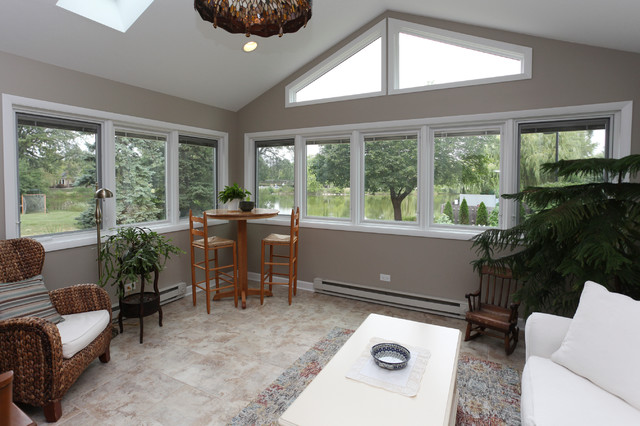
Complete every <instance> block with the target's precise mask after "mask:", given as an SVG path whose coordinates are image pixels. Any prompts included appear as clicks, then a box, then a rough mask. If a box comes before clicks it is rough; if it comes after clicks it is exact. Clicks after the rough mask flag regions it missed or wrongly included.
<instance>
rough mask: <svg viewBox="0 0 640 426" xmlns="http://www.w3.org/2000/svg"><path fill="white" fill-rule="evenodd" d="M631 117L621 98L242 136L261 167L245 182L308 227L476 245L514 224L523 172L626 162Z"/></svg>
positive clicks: (250, 171) (250, 158) (253, 169)
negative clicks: (486, 233) (543, 166)
mask: <svg viewBox="0 0 640 426" xmlns="http://www.w3.org/2000/svg"><path fill="white" fill-rule="evenodd" d="M631 110H632V103H631V102H616V103H609V104H597V105H581V106H573V107H559V108H546V109H539V110H528V111H513V112H499V113H489V114H476V115H473V116H461V117H458V116H453V117H430V118H422V119H411V120H395V121H385V122H372V123H355V124H341V125H335V126H326V127H313V128H308V129H295V130H288V131H271V132H261V133H252V134H246V135H245V150H244V151H245V152H246V153H248V156H247V157H248V158H246V161H248V162H249V164H252V163H253V164H255V167H246V168H245V180H244V182H245V186H246V187H247V188H250V189H251V190H252V191H256V193H257V194H258V200H260V201H259V205H260V206H264V207H275V206H276V205H278V206H279V207H277V208H279V209H280V211H281V212H282V213H283V216H287V215H288V211H287V210H288V209H290V208H291V206H292V205H293V203H294V202H295V203H296V205H297V203H299V205H300V208H301V213H302V218H303V221H302V223H303V226H305V227H312V228H321V229H332V230H339V231H345V230H346V231H357V232H371V233H382V234H392V235H410V236H427V237H436V238H452V239H460V240H468V239H469V238H471V237H472V236H474V235H477V234H478V233H479V232H482V231H483V230H484V229H486V227H499V228H503V229H504V228H509V227H512V226H514V225H516V224H517V222H518V217H519V212H520V207H519V206H518V205H516V203H515V201H513V200H507V199H504V198H501V195H502V194H513V193H516V192H518V190H519V187H520V182H519V180H520V173H525V172H526V173H525V174H527V173H529V172H531V171H532V170H533V169H534V168H537V167H539V164H540V163H541V162H543V161H546V160H547V159H549V158H555V157H557V158H559V159H561V158H584V157H589V156H605V157H606V156H611V157H614V158H621V157H624V156H626V155H629V154H630V151H631V123H632V120H631V117H632V114H631ZM614 130H615V131H614ZM347 135H348V136H347ZM543 142H544V143H543ZM527 153H528V154H527ZM536 155H538V156H541V157H540V158H537V157H535V156H536ZM299 159H302V160H303V161H299ZM534 160H535V161H538V163H537V164H534V163H533V161H534ZM285 170H286V173H285ZM281 175H286V176H287V178H286V179H282V178H276V177H274V176H281ZM269 176H271V177H269ZM534 182H542V183H543V184H547V183H545V182H546V181H544V180H538V181H534ZM560 183H562V182H560ZM549 184H558V183H556V182H555V181H553V182H549ZM256 188H258V189H257V190H256ZM285 194H286V195H285ZM298 200H302V201H301V202H298ZM465 204H466V208H465V207H464V205H465ZM283 205H284V206H285V207H282V206H283ZM287 220H288V217H287V219H284V218H283V217H281V218H279V219H278V218H276V219H271V221H272V222H271V223H273V221H276V222H278V221H280V223H281V224H283V225H284V224H285V221H287Z"/></svg>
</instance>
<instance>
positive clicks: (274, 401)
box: [230, 327, 520, 426]
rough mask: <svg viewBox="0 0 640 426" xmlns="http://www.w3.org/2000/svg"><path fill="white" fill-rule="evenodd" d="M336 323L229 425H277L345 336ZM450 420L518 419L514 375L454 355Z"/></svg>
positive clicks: (481, 422) (517, 381)
mask: <svg viewBox="0 0 640 426" xmlns="http://www.w3.org/2000/svg"><path fill="white" fill-rule="evenodd" d="M351 334H353V330H347V329H344V328H339V327H336V328H334V329H333V330H331V332H330V333H329V334H328V335H327V336H326V337H325V338H324V339H322V340H320V341H319V342H318V343H316V344H315V345H314V346H313V347H312V348H311V349H309V350H308V351H307V352H306V353H305V354H304V355H302V356H301V357H300V358H298V360H297V361H296V362H295V363H293V365H292V366H291V367H289V368H288V369H286V370H285V371H284V372H283V373H282V374H281V375H280V377H278V378H277V379H276V380H275V381H274V382H273V383H271V384H270V385H269V386H268V387H267V388H266V389H265V390H264V391H262V392H261V393H260V394H259V395H258V396H257V397H256V398H255V399H254V400H253V401H251V403H249V405H247V406H246V407H245V408H244V409H243V410H242V411H241V412H240V413H239V414H238V415H237V416H236V417H234V418H233V419H232V420H231V423H230V424H231V425H277V424H278V418H279V417H280V415H282V413H284V411H285V410H286V409H287V408H288V407H289V405H291V403H292V402H293V401H294V400H295V399H296V398H297V397H298V395H300V393H301V392H302V391H303V390H304V388H305V387H306V386H307V385H308V384H309V383H310V382H311V381H312V380H313V379H314V378H315V377H316V375H317V374H318V373H319V372H320V370H322V368H323V367H324V366H325V365H326V364H327V363H328V362H329V361H330V360H331V358H332V357H333V355H335V353H336V352H338V350H339V349H340V348H341V347H342V345H343V344H344V342H346V341H347V339H349V337H351ZM458 394H459V397H458V411H457V418H456V425H509V426H511V425H519V424H520V376H519V374H518V372H517V371H516V370H514V369H513V368H510V367H505V366H503V365H501V364H498V363H495V362H490V361H486V360H482V359H479V358H474V357H471V356H467V355H462V356H461V357H460V359H459V360H458Z"/></svg>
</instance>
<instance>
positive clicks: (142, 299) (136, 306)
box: [118, 269, 162, 343]
mask: <svg viewBox="0 0 640 426" xmlns="http://www.w3.org/2000/svg"><path fill="white" fill-rule="evenodd" d="M153 273H154V279H153V292H148V291H147V292H145V291H144V276H142V275H141V276H140V292H139V293H134V294H130V295H128V296H125V297H123V298H121V299H120V300H119V301H118V302H119V306H120V311H119V312H118V325H119V326H120V333H122V330H123V327H122V317H125V318H140V343H142V341H143V335H144V317H146V316H149V315H152V314H155V313H156V312H158V323H159V325H160V327H162V307H161V306H160V292H159V291H158V270H157V269H155V270H154V271H153ZM120 285H123V283H122V282H120Z"/></svg>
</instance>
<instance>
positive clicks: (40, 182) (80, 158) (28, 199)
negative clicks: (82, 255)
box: [5, 114, 100, 237]
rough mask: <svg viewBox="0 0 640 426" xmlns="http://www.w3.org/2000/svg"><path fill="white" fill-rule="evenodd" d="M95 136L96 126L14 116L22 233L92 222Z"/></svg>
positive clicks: (65, 228) (72, 227) (55, 231)
mask: <svg viewBox="0 0 640 426" xmlns="http://www.w3.org/2000/svg"><path fill="white" fill-rule="evenodd" d="M7 125H8V124H7ZM99 135H100V126H99V125H97V124H93V123H87V122H81V121H74V120H64V119H58V118H51V117H42V116H36V115H30V114H17V142H18V187H19V188H18V192H19V208H20V231H19V233H20V235H21V236H23V237H28V236H36V235H46V234H58V233H64V232H71V231H78V230H83V229H87V228H91V227H93V226H95V221H94V211H95V204H94V198H93V197H94V193H95V190H96V187H95V184H96V182H97V181H98V170H97V161H96V149H97V146H98V144H99ZM5 202H7V203H9V204H12V203H11V202H10V201H9V200H6V201H5ZM14 205H15V204H14Z"/></svg>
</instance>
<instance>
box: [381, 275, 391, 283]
mask: <svg viewBox="0 0 640 426" xmlns="http://www.w3.org/2000/svg"><path fill="white" fill-rule="evenodd" d="M380 281H386V282H391V275H387V274H380Z"/></svg>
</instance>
